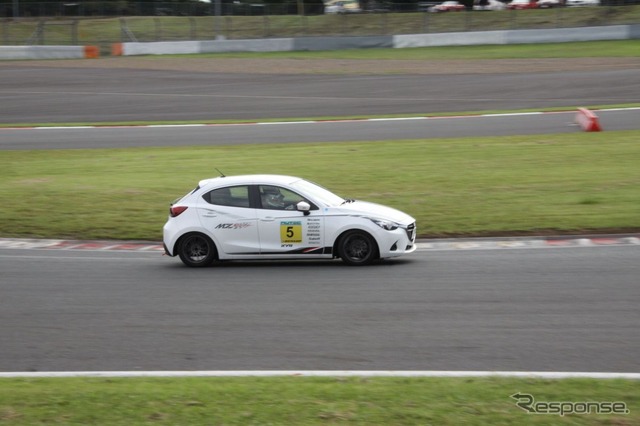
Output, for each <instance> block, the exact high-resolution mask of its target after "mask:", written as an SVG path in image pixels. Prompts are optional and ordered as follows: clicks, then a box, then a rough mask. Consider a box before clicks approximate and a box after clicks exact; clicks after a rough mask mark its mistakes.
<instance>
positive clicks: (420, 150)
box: [0, 131, 640, 240]
mask: <svg viewBox="0 0 640 426" xmlns="http://www.w3.org/2000/svg"><path fill="white" fill-rule="evenodd" d="M639 137H640V131H620V132H613V131H612V132H607V133H575V134H562V135H535V136H510V137H498V138H496V137H491V138H464V139H436V140H431V139H429V140H396V141H385V142H357V143H347V142H344V143H318V144H308V143H305V144H284V145H250V146H247V145H243V146H216V147H179V148H176V147H171V148H127V149H91V150H50V151H48V150H43V151H3V152H2V156H0V196H1V198H2V200H3V206H2V209H1V210H0V235H3V236H5V237H39V238H61V237H67V238H81V239H144V240H159V239H160V238H161V229H162V225H163V223H164V222H165V220H166V215H167V209H168V206H169V202H170V201H171V200H173V199H175V198H176V197H178V196H181V195H183V194H185V193H186V192H187V191H189V190H191V189H192V188H193V187H195V185H196V184H197V182H198V180H200V179H203V178H206V177H211V176H216V175H217V172H216V171H215V169H214V167H217V168H219V169H221V170H222V171H223V172H224V173H225V174H227V175H233V174H245V173H275V174H291V175H298V176H302V177H305V178H308V179H311V180H314V181H316V182H318V183H320V184H322V185H323V186H326V187H328V188H330V189H332V190H333V191H334V192H336V193H338V194H340V195H343V196H345V197H351V198H357V199H362V200H369V201H375V202H380V203H383V204H386V205H390V206H394V207H396V208H399V209H401V210H404V211H406V212H408V213H409V214H411V215H413V216H414V217H416V219H417V220H418V229H419V233H420V234H421V235H422V236H452V235H467V236H470V235H475V236H479V235H501V234H509V235H514V234H516V235H517V234H520V235H526V234H542V233H548V232H554V233H584V232H618V231H632V230H637V229H638V221H637V219H638V217H640V193H639V192H638V191H637V188H638V186H640V169H639V168H638V167H637V161H636V159H637V158H640V145H638V143H637V140H638V138H639Z"/></svg>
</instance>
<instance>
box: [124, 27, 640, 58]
mask: <svg viewBox="0 0 640 426" xmlns="http://www.w3.org/2000/svg"><path fill="white" fill-rule="evenodd" d="M638 38H640V25H613V26H603V27H586V28H557V29H544V30H511V31H509V30H507V31H482V32H461V33H440V34H406V35H396V36H374V37H299V38H280V39H255V40H211V41H202V42H190V41H185V42H172V43H168V42H156V43H122V44H121V45H120V44H119V45H118V48H116V49H114V51H120V52H122V55H162V54H166V53H219V52H275V51H294V50H309V51H311V50H338V49H362V48H369V47H393V48H405V47H431V46H468V45H487V44H523V43H561V42H571V41H596V40H628V39H638ZM194 43H195V44H194Z"/></svg>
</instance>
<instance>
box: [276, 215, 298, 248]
mask: <svg viewBox="0 0 640 426" xmlns="http://www.w3.org/2000/svg"><path fill="white" fill-rule="evenodd" d="M280 242H281V243H282V244H292V243H301V242H302V222H300V221H293V222H291V221H288V222H280Z"/></svg>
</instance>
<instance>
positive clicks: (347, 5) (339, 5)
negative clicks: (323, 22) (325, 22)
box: [324, 0, 362, 14]
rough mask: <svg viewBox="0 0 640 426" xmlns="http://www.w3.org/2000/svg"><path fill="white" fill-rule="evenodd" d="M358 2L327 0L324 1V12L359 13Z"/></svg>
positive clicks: (353, 0)
mask: <svg viewBox="0 0 640 426" xmlns="http://www.w3.org/2000/svg"><path fill="white" fill-rule="evenodd" d="M360 12H362V9H361V8H360V2H358V1H357V0H329V1H326V2H325V3H324V13H326V14H336V13H360Z"/></svg>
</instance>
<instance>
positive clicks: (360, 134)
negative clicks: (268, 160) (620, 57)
mask: <svg viewBox="0 0 640 426" xmlns="http://www.w3.org/2000/svg"><path fill="white" fill-rule="evenodd" d="M575 116H576V112H575V111H571V112H565V113H553V114H540V115H520V116H490V117H482V116H474V117H464V118H461V117H457V118H438V119H426V120H403V121H355V122H354V121H351V122H315V123H284V124H268V125H262V124H258V125H240V126H238V125H228V126H207V127H160V128H158V127H137V128H135V127H134V128H89V129H86V128H75V129H64V128H57V129H0V150H3V149H11V150H15V149H82V148H126V147H134V146H140V147H144V146H146V147H154V146H185V145H189V146H192V145H200V146H203V145H207V146H215V145H239V144H261V143H295V142H339V141H371V140H390V139H420V138H424V139H431V138H445V137H471V136H510V135H531V134H547V133H578V132H581V131H582V130H581V129H580V127H579V126H577V125H576V124H575ZM598 117H599V122H600V125H601V126H602V127H603V128H604V129H606V130H633V129H637V128H638V126H639V124H638V123H639V120H638V119H639V118H640V109H635V110H621V111H601V112H598Z"/></svg>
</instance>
